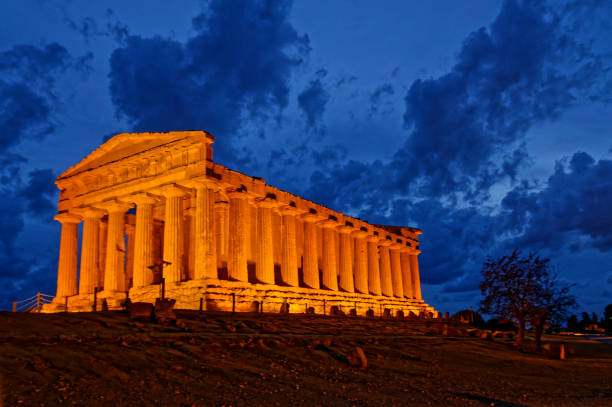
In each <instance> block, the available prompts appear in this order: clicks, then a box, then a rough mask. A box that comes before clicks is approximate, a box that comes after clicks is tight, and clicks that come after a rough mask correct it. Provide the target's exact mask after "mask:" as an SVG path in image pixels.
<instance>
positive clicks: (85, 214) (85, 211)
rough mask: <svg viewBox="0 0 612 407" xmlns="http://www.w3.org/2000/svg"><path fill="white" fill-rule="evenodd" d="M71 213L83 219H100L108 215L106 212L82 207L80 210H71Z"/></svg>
mask: <svg viewBox="0 0 612 407" xmlns="http://www.w3.org/2000/svg"><path fill="white" fill-rule="evenodd" d="M70 213H74V214H76V215H78V216H80V217H82V218H83V219H100V218H102V217H103V216H104V215H105V214H106V212H105V211H103V210H101V209H97V208H93V207H91V206H81V207H78V208H72V209H70Z"/></svg>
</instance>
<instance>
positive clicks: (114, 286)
mask: <svg viewBox="0 0 612 407" xmlns="http://www.w3.org/2000/svg"><path fill="white" fill-rule="evenodd" d="M96 206H98V207H100V208H102V209H105V210H106V211H108V230H107V232H106V262H105V269H104V291H106V292H116V291H123V289H124V288H125V286H126V284H125V267H124V262H125V235H124V228H125V212H126V211H127V210H128V209H130V208H132V207H133V205H132V204H128V203H123V202H118V201H116V200H112V201H106V202H103V203H102V204H99V205H96Z"/></svg>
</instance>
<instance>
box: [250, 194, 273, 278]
mask: <svg viewBox="0 0 612 407" xmlns="http://www.w3.org/2000/svg"><path fill="white" fill-rule="evenodd" d="M255 204H256V206H257V256H256V259H257V264H256V266H255V277H256V278H257V281H258V282H260V283H263V284H274V282H275V281H274V251H273V250H274V246H273V242H272V210H273V209H272V208H275V207H277V206H278V203H277V202H276V201H275V200H273V199H269V198H264V199H263V200H258V201H255Z"/></svg>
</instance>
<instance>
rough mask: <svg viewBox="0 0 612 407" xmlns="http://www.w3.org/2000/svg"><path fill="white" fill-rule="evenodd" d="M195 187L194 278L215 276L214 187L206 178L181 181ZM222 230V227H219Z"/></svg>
mask: <svg viewBox="0 0 612 407" xmlns="http://www.w3.org/2000/svg"><path fill="white" fill-rule="evenodd" d="M182 185H186V186H188V187H190V188H193V189H195V192H196V193H195V212H194V214H193V216H194V223H193V225H194V234H193V235H194V242H193V249H194V278H195V279H196V280H198V279H204V278H217V236H216V234H215V223H216V222H215V216H216V215H215V200H216V198H215V189H216V186H215V185H214V184H213V183H211V182H209V181H208V180H206V179H194V180H190V181H187V182H185V183H182ZM220 230H221V231H222V229H220Z"/></svg>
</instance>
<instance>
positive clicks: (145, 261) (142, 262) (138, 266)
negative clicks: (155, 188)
mask: <svg viewBox="0 0 612 407" xmlns="http://www.w3.org/2000/svg"><path fill="white" fill-rule="evenodd" d="M125 200H126V201H129V202H133V203H135V204H136V231H135V233H134V267H133V270H134V275H133V286H134V287H144V286H147V285H151V284H153V270H152V269H151V268H150V267H151V266H154V259H153V205H154V204H155V203H156V202H157V200H156V199H155V198H153V197H152V196H150V195H147V194H144V193H143V194H136V195H132V196H130V197H129V198H126V199H125Z"/></svg>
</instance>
